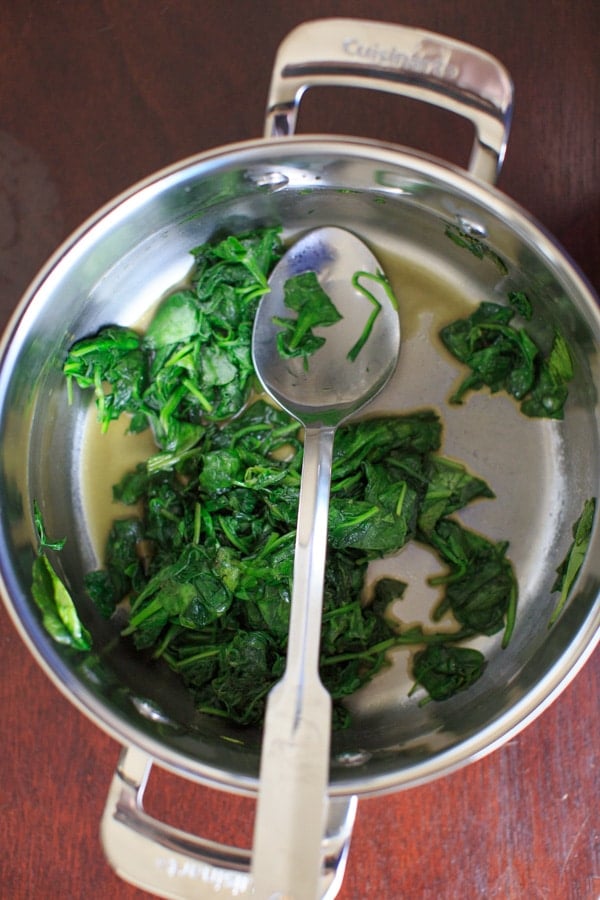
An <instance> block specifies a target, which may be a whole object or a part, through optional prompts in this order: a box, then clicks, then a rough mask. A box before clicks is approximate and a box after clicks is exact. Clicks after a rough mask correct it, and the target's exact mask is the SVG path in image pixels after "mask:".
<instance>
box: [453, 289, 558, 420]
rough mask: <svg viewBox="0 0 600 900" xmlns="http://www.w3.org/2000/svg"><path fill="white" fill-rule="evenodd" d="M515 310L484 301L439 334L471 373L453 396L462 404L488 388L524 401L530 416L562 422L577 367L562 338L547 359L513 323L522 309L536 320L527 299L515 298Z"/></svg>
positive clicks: (530, 338) (556, 335)
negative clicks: (470, 393) (570, 384)
mask: <svg viewBox="0 0 600 900" xmlns="http://www.w3.org/2000/svg"><path fill="white" fill-rule="evenodd" d="M511 302H512V308H511V306H505V305H503V304H500V303H492V302H489V301H484V302H483V303H481V304H480V305H479V306H478V307H477V309H476V310H475V311H474V312H473V313H471V315H469V316H467V317H466V318H462V319H457V320H456V321H455V322H452V323H451V324H449V325H446V326H445V327H444V328H442V330H441V331H440V337H441V339H442V342H443V344H444V346H445V347H446V348H447V349H448V350H449V351H450V353H451V354H452V355H453V356H454V357H455V358H456V359H458V360H459V361H460V362H462V363H464V365H466V366H468V367H469V369H470V370H471V371H470V373H469V375H467V377H466V378H465V379H464V380H463V381H462V383H461V384H460V386H459V387H458V389H457V390H456V391H455V392H454V393H453V394H452V396H451V397H450V403H462V402H463V398H464V396H465V394H466V393H467V392H468V391H477V390H480V389H481V388H482V387H484V386H485V387H488V388H489V390H490V391H491V392H492V393H495V392H497V391H500V390H504V391H506V392H507V393H508V394H510V395H511V396H513V397H514V398H515V399H516V400H519V401H520V406H521V411H522V412H523V413H524V414H525V415H526V416H530V417H544V418H553V419H562V418H563V416H564V405H565V402H566V400H567V396H568V388H567V384H568V382H569V381H570V380H571V379H572V377H573V364H572V360H571V355H570V353H569V348H568V346H567V343H566V341H565V339H564V338H563V336H562V335H561V334H559V333H558V332H557V333H556V334H555V337H554V342H553V345H552V347H551V349H550V352H549V353H548V355H547V356H545V355H544V354H543V352H542V351H541V349H540V348H539V346H538V345H537V343H536V342H535V341H534V340H533V338H532V337H531V336H530V335H529V333H528V332H527V331H526V330H525V328H521V327H517V326H515V325H513V324H512V319H513V317H514V316H515V313H516V311H517V309H518V310H519V312H521V313H524V314H525V315H526V316H530V315H531V311H530V306H529V305H528V300H527V297H526V296H525V295H523V294H512V295H511Z"/></svg>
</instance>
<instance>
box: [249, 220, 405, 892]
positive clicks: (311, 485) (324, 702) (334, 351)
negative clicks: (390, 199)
mask: <svg viewBox="0 0 600 900" xmlns="http://www.w3.org/2000/svg"><path fill="white" fill-rule="evenodd" d="M306 275H308V276H309V284H308V288H307V287H306V281H303V282H302V283H303V286H304V287H303V291H302V292H301V293H302V297H301V301H298V300H297V297H298V295H297V294H295V295H294V296H295V297H296V299H294V296H292V292H291V291H290V290H289V285H290V281H291V280H294V281H295V283H296V284H297V283H298V282H297V281H296V279H297V278H301V277H302V276H306ZM269 284H270V288H271V290H270V292H269V293H267V294H266V295H265V296H264V297H263V299H262V300H261V302H260V305H259V308H258V311H257V315H256V318H255V322H254V332H253V339H252V351H253V357H254V366H255V368H256V371H257V373H258V376H259V378H260V380H261V382H262V384H263V387H264V388H265V390H266V391H267V393H269V394H270V395H271V397H272V398H273V399H274V400H275V401H276V402H277V403H279V405H280V406H282V407H283V408H284V409H285V410H287V412H289V413H290V414H291V415H292V416H294V417H295V418H296V419H298V421H299V422H300V423H301V424H302V425H304V428H305V431H304V457H303V464H302V480H301V488H300V498H299V504H298V527H297V531H296V545H295V556H294V581H293V589H292V603H291V610H290V627H289V636H288V648H287V658H286V668H285V672H284V675H283V678H282V679H281V681H279V682H278V683H277V684H276V685H275V687H274V688H273V689H272V690H271V692H270V694H269V696H268V699H267V707H266V713H265V724H264V734H263V741H262V753H261V766H260V785H259V794H258V805H257V812H256V821H255V827H254V841H253V849H252V878H253V883H254V895H255V896H256V897H257V898H259V900H270V898H284V897H285V898H287V900H316V898H317V897H319V896H320V890H319V882H320V878H321V872H322V868H323V865H322V842H323V835H324V829H325V822H326V819H327V805H328V798H327V788H328V782H329V755H330V753H329V751H330V738H331V697H330V696H329V694H328V692H327V691H326V689H325V688H324V686H323V684H322V683H321V680H320V677H319V644H320V634H321V616H322V607H323V583H324V577H325V559H326V551H327V524H328V512H329V492H330V484H331V466H332V454H333V440H334V435H335V429H336V428H337V426H338V425H340V424H341V423H342V422H343V421H344V420H345V419H347V418H349V417H350V416H351V415H353V414H355V413H357V412H358V411H359V410H360V409H362V408H363V407H365V406H366V405H367V404H368V403H369V402H370V401H371V400H372V399H373V397H374V396H375V395H376V394H378V393H379V391H380V390H381V389H382V388H383V386H384V385H385V384H386V383H387V381H388V380H389V378H390V377H391V375H392V373H393V372H394V369H395V368H396V364H397V361H398V354H399V349H400V324H399V318H398V308H397V303H396V300H395V298H394V296H393V294H392V292H391V289H390V287H389V284H388V282H387V279H386V278H385V276H384V275H383V273H382V271H381V269H380V266H379V264H378V262H377V259H376V258H375V257H374V256H373V254H372V253H371V251H370V250H369V249H368V247H366V246H365V244H363V243H362V241H360V240H359V239H358V238H357V237H355V236H354V235H353V234H351V233H350V232H348V231H346V230H344V229H341V228H334V227H326V228H320V229H317V230H315V231H312V232H309V233H308V234H307V235H305V236H304V237H303V238H301V239H300V240H299V241H298V242H297V243H295V244H294V245H293V246H292V247H291V249H290V250H288V252H287V253H286V254H285V256H284V257H283V259H282V260H281V261H280V262H279V263H278V265H277V266H276V268H275V270H274V271H273V273H272V275H271V278H270V279H269ZM309 288H310V290H309ZM321 291H324V292H325V295H326V296H323V295H322V293H321ZM307 292H308V293H310V296H311V303H312V306H311V309H312V317H310V318H309V319H307V316H306V309H307V305H306V304H305V302H304V301H305V300H306V297H307ZM311 292H312V293H311ZM314 298H316V300H315V299H314ZM330 304H333V307H331V306H330ZM323 310H327V311H328V313H329V315H328V316H324V315H323ZM291 312H297V313H298V318H297V319H294V317H293V316H291V317H290V313H291ZM323 319H328V321H329V324H327V325H325V324H322V325H321V324H319V323H320V322H322V321H323ZM301 320H302V321H303V322H304V324H305V325H306V322H307V321H310V323H313V324H314V328H313V327H312V324H311V326H310V327H304V328H303V327H301V324H300V323H301ZM290 330H291V338H289V339H288V340H287V341H286V333H288V332H289V331H290ZM307 334H309V336H310V342H309V343H305V342H304V343H303V340H304V339H305V338H306V337H307ZM294 354H297V355H294Z"/></svg>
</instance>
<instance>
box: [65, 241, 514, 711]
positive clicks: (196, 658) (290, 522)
mask: <svg viewBox="0 0 600 900" xmlns="http://www.w3.org/2000/svg"><path fill="white" fill-rule="evenodd" d="M281 252H282V246H281V243H280V237H279V231H278V229H263V230H260V231H257V232H252V233H249V234H245V235H241V236H237V237H233V236H228V237H226V238H224V240H222V241H216V242H214V243H212V244H205V245H202V247H199V248H197V249H196V250H194V251H193V255H194V260H195V263H194V267H193V270H192V273H191V276H190V278H189V283H188V284H187V285H184V286H181V287H180V288H179V289H178V290H177V291H175V292H174V293H173V294H171V295H170V296H168V297H166V298H165V299H164V300H163V302H162V303H161V304H160V305H159V307H158V309H157V310H156V313H155V315H154V317H153V319H152V321H151V323H150V325H149V327H148V329H147V331H146V333H145V334H144V335H138V334H137V333H136V332H134V331H131V330H130V329H126V328H121V327H118V326H107V327H106V328H103V329H101V330H100V332H99V333H98V334H97V335H94V336H92V337H89V338H84V339H82V340H80V341H77V342H76V343H75V344H74V345H73V347H72V348H71V350H70V351H69V354H68V358H67V360H66V363H65V367H64V371H65V375H66V377H67V380H68V383H69V390H70V393H71V395H72V393H73V385H74V384H77V385H78V386H80V387H81V388H83V389H86V388H87V389H91V390H92V391H93V392H94V393H95V396H96V404H97V407H98V412H99V418H100V421H101V425H102V427H103V428H106V427H107V426H108V423H109V422H110V421H111V420H112V419H114V418H116V417H117V415H121V414H122V413H123V412H125V413H126V414H127V415H128V416H129V429H130V430H131V431H139V430H141V429H143V428H147V427H150V428H151V429H152V431H153V434H154V437H155V440H156V443H157V452H156V453H155V454H154V455H153V456H151V457H150V459H148V460H147V461H146V462H145V463H143V464H140V465H139V466H138V467H137V468H136V469H135V470H133V471H131V472H129V473H127V475H126V476H125V477H124V478H123V479H122V480H121V482H120V483H119V484H118V485H115V486H114V489H113V493H114V496H115V498H116V499H118V500H120V501H121V502H124V503H126V504H130V505H134V504H135V505H138V504H139V505H140V506H141V510H142V512H141V514H139V515H132V516H131V517H130V518H128V519H124V520H119V521H116V522H115V523H114V524H113V527H112V529H111V532H110V535H109V538H108V544H107V548H106V553H105V559H104V568H103V569H102V570H100V571H97V572H90V573H88V575H87V577H86V585H87V589H88V592H89V594H90V596H91V597H92V599H93V601H94V603H95V605H96V607H97V609H98V610H99V612H100V613H101V614H102V615H104V616H105V617H107V618H109V617H111V616H113V615H114V613H115V610H116V608H117V606H119V619H120V616H121V615H122V609H123V608H124V607H125V606H128V608H129V618H128V622H127V625H126V626H125V628H124V629H123V639H124V640H128V641H131V642H133V644H134V645H135V646H136V647H137V648H138V649H139V650H140V652H143V653H145V654H147V655H149V656H150V657H151V658H153V659H155V660H162V661H163V662H164V663H166V664H167V665H168V666H169V667H170V668H172V669H173V670H174V671H175V672H177V673H178V675H179V676H180V677H181V678H182V680H183V682H184V683H185V684H186V686H187V687H188V689H189V691H190V692H191V694H192V696H193V698H194V702H195V704H196V707H197V709H198V710H200V711H202V712H205V713H210V714H212V715H217V716H224V717H227V718H229V719H232V720H234V721H236V722H239V723H241V724H248V723H254V724H256V723H260V721H261V719H262V715H263V712H264V705H265V700H266V696H267V694H268V692H269V689H270V687H271V686H272V685H273V684H274V683H275V682H276V681H277V680H278V679H279V677H280V676H281V674H282V672H283V668H284V665H285V651H286V641H287V631H288V623H289V606H290V598H291V586H292V574H293V548H294V541H295V529H296V519H297V509H298V495H299V485H300V472H301V466H302V452H303V443H302V435H301V433H300V430H299V426H298V424H297V422H295V420H292V419H291V418H290V417H289V416H288V415H287V414H286V413H284V412H283V411H282V410H280V409H278V408H276V407H274V406H273V405H272V404H271V403H268V402H266V401H265V400H264V399H262V398H260V397H257V396H256V394H255V393H254V392H253V389H254V388H256V387H257V381H256V380H255V374H254V371H253V368H252V362H251V347H250V341H251V334H252V325H253V317H254V314H255V310H256V304H257V302H258V300H259V298H260V297H261V296H262V294H263V293H264V292H265V290H267V289H268V284H267V279H268V275H269V272H270V271H271V269H272V267H273V266H274V265H275V263H276V262H277V260H278V258H279V257H280V255H281ZM362 274H363V273H357V277H362ZM302 295H303V297H304V296H305V291H304V289H303V291H302ZM321 302H322V298H319V299H318V302H316V307H318V308H319V309H321V310H322V307H321ZM293 303H294V304H296V306H297V307H298V309H297V311H298V313H299V315H298V318H297V319H296V320H294V324H293V326H291V327H290V329H287V325H286V326H285V327H286V329H287V330H286V331H285V332H284V334H285V341H286V347H288V349H289V348H290V346H291V345H292V344H293V345H294V346H291V350H292V351H295V350H296V349H297V348H300V347H302V345H303V344H304V342H305V341H306V340H307V339H308V337H309V336H310V333H311V330H312V328H313V327H314V326H315V324H316V323H317V321H319V315H320V313H318V312H315V311H314V310H313V309H312V305H311V303H307V307H306V309H304V306H303V303H304V301H303V300H296V299H294V300H293ZM330 314H331V313H328V315H330ZM377 314H378V306H377V304H374V308H373V311H372V313H371V315H370V317H369V319H368V321H367V323H366V326H365V329H364V331H363V336H362V338H361V341H362V343H361V342H360V341H359V344H360V346H362V344H364V341H366V340H367V339H368V336H369V333H370V329H371V328H372V325H373V322H374V321H375V317H376V315H377ZM360 346H356V345H355V347H354V348H353V351H351V352H354V353H355V354H356V353H358V352H360ZM123 362H125V364H124V365H122V364H123ZM122 380H123V382H124V383H123V384H122V383H121V381H122ZM441 431H442V428H441V423H440V420H439V417H438V416H437V414H436V413H434V412H433V411H431V410H422V411H418V412H415V413H412V414H409V415H402V416H391V417H381V418H375V419H368V420H363V421H359V422H355V423H351V424H348V425H346V426H344V427H342V428H340V429H339V430H338V433H337V434H336V441H335V446H334V458H333V476H332V487H331V513H330V533H329V549H328V557H327V567H326V575H325V591H324V612H323V625H322V634H321V648H320V653H321V657H320V670H321V676H322V679H323V682H324V683H325V685H326V687H327V688H328V690H329V691H330V692H331V695H332V697H333V700H334V707H335V711H334V720H335V722H336V724H337V725H343V724H346V723H347V721H348V714H347V711H346V710H345V708H344V706H343V699H344V698H345V697H347V696H348V695H349V694H351V693H353V692H355V691H356V690H357V689H359V688H360V687H361V686H363V685H364V684H366V683H367V682H369V681H370V680H371V679H372V678H373V677H374V676H375V675H376V674H377V672H379V671H380V670H381V669H382V667H384V666H386V665H387V664H388V652H389V650H391V649H392V648H394V647H396V646H415V647H425V650H423V651H422V652H423V653H424V654H425V656H422V657H419V659H421V660H422V661H423V660H424V661H425V662H427V660H432V659H434V651H433V649H432V648H436V652H437V656H435V659H436V660H438V661H437V662H436V663H435V666H434V669H435V671H436V672H437V673H438V674H437V675H436V678H437V681H436V682H435V683H434V682H433V681H432V679H431V677H429V676H427V675H424V674H423V672H424V670H425V669H424V666H425V662H422V663H421V664H420V666H419V667H417V669H416V671H415V678H416V680H417V683H418V684H420V685H421V686H423V687H424V688H425V689H426V690H428V691H429V695H430V696H431V697H434V698H436V699H445V698H446V697H449V696H451V695H452V694H453V693H455V691H456V690H460V689H462V687H464V686H465V684H466V679H467V676H466V674H465V669H469V673H470V674H469V678H470V680H471V681H473V680H474V679H475V677H477V676H478V674H480V673H481V671H482V666H481V665H479V666H475V665H473V664H472V662H471V663H470V665H469V666H465V664H462V665H458V663H457V662H456V660H466V661H468V660H471V661H472V660H473V658H474V657H473V654H472V653H471V652H468V653H458V652H455V651H458V650H462V649H465V650H466V649H467V648H459V647H457V646H456V645H457V644H458V643H459V642H461V641H464V640H467V639H468V638H471V637H473V636H474V635H475V634H493V633H495V632H496V631H498V630H500V629H501V628H504V644H506V643H507V642H508V640H509V638H510V633H511V631H512V627H513V625H514V615H515V609H516V582H515V579H514V574H513V572H512V568H511V565H510V562H509V561H508V559H507V558H506V547H507V545H506V544H505V543H503V542H501V543H499V544H495V543H493V542H491V541H488V540H486V539H485V538H483V537H482V536H479V535H477V534H475V533H473V532H471V531H469V530H467V529H465V528H464V527H463V526H462V525H460V523H459V522H458V521H456V520H455V519H453V518H452V516H453V515H454V514H455V513H457V512H459V511H460V510H461V509H462V508H464V507H465V505H467V504H469V503H471V502H473V501H474V500H475V499H477V498H486V497H488V498H489V497H492V496H493V493H492V491H491V490H490V488H489V487H488V486H487V485H486V484H485V482H483V481H482V480H481V479H479V478H477V477H475V476H473V475H471V474H470V473H469V472H468V471H467V470H466V469H465V468H464V467H463V466H462V465H460V464H459V463H458V462H456V461H454V460H449V459H446V458H445V457H443V456H442V455H441V454H440V447H441ZM413 540H414V541H418V542H423V543H426V544H427V545H428V546H430V547H431V548H433V549H434V550H435V551H436V552H437V553H438V554H439V556H440V559H441V560H442V561H443V562H445V563H446V564H447V565H448V566H449V574H448V575H443V576H440V577H439V578H437V579H434V580H435V581H436V582H437V583H438V584H440V585H442V586H443V588H444V592H445V593H444V597H443V599H442V601H441V605H440V607H439V608H438V611H437V613H436V618H439V617H441V615H443V614H444V613H445V612H446V611H450V612H452V614H453V615H454V617H455V619H456V622H457V627H456V630H455V631H454V632H451V633H448V631H447V630H445V631H444V632H437V631H436V630H435V629H433V630H429V631H428V630H425V629H424V628H423V627H421V626H411V627H409V628H403V627H402V625H401V623H399V621H398V620H397V619H395V618H394V616H391V615H390V614H389V607H390V604H391V603H393V602H394V601H395V600H398V599H400V598H401V597H402V596H403V593H404V590H405V586H404V585H403V584H402V582H399V581H397V580H394V579H389V578H384V579H382V580H380V581H379V582H378V583H377V584H376V585H375V587H374V590H373V592H372V593H371V594H370V595H369V596H366V595H365V582H366V575H367V567H368V565H369V563H370V561H371V560H373V559H377V558H380V557H382V556H386V555H388V554H393V553H397V552H398V551H399V550H401V549H402V548H403V547H404V546H406V544H407V543H408V542H409V541H413ZM444 648H445V649H444ZM448 648H450V649H448ZM444 654H446V657H447V658H448V659H450V658H451V659H453V660H455V662H454V663H453V664H452V665H453V666H454V669H452V671H450V669H451V666H450V664H449V663H445V664H442V663H441V662H440V660H442V657H443V656H444ZM444 665H445V669H446V670H447V672H446V674H447V676H448V677H447V680H446V684H445V686H440V681H443V678H442V676H443V672H444ZM427 668H428V669H431V668H432V667H431V665H429V663H428V664H427ZM457 672H459V673H462V674H460V677H458V675H457ZM440 673H441V674H440Z"/></svg>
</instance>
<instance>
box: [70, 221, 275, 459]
mask: <svg viewBox="0 0 600 900" xmlns="http://www.w3.org/2000/svg"><path fill="white" fill-rule="evenodd" d="M281 252H282V245H281V240H280V229H278V228H267V229H262V230H259V231H253V232H251V233H248V234H244V235H241V236H239V237H233V236H229V237H227V238H226V239H224V240H223V241H220V242H218V243H216V244H203V245H202V246H200V247H197V248H196V249H195V250H193V251H192V253H193V256H194V260H195V264H194V269H193V273H192V276H191V279H190V284H189V286H188V287H184V288H182V289H180V290H178V291H176V292H174V293H172V294H171V295H169V296H168V297H167V298H166V299H165V300H164V301H163V302H162V304H161V305H160V306H159V308H158V310H157V312H156V314H155V316H154V318H153V320H152V322H151V324H150V326H149V328H148V330H147V332H146V334H145V335H144V336H143V337H142V336H141V335H138V334H137V333H136V332H135V331H132V330H131V329H128V328H122V327H119V326H112V325H111V326H107V327H105V328H102V329H100V331H99V332H98V333H97V334H96V335H93V336H90V337H87V338H84V339H82V340H79V341H77V342H76V343H75V344H74V345H73V346H72V347H71V349H70V350H69V353H68V356H67V359H66V362H65V364H64V373H65V375H66V377H67V383H68V386H69V392H70V394H71V395H72V392H73V382H75V383H76V384H77V385H78V386H79V387H80V388H83V389H85V388H93V389H94V392H95V395H96V405H97V408H98V418H99V420H100V422H101V425H102V428H103V429H106V428H107V427H108V425H109V423H110V421H111V420H113V419H116V418H118V417H119V416H120V415H121V414H122V413H127V414H128V415H129V416H130V417H131V419H130V424H129V430H130V431H132V432H139V431H142V430H144V429H145V428H147V427H148V426H150V427H151V428H152V431H153V435H154V439H155V440H156V443H157V445H158V447H159V448H160V449H161V450H164V451H165V452H169V453H181V452H183V451H185V450H187V449H189V448H191V447H193V446H194V445H195V444H196V443H197V441H198V440H199V439H200V437H201V435H202V434H203V432H204V431H205V429H206V427H207V423H209V422H212V421H222V420H224V419H227V418H229V417H230V416H234V415H236V414H237V413H238V412H239V411H240V410H241V409H242V408H243V406H244V405H245V403H246V401H247V399H248V396H249V394H250V391H251V388H252V386H253V383H254V378H255V376H254V369H253V366H252V356H251V345H250V342H251V336H252V326H253V322H254V315H255V312H256V306H257V304H258V301H259V299H260V297H261V296H262V295H263V294H264V293H265V292H266V291H268V289H269V287H268V283H267V275H268V273H269V272H270V270H271V269H272V267H273V265H274V264H275V262H276V261H277V260H278V259H279V257H280V256H281Z"/></svg>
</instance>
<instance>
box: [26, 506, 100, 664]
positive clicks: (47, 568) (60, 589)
mask: <svg viewBox="0 0 600 900" xmlns="http://www.w3.org/2000/svg"><path fill="white" fill-rule="evenodd" d="M33 516H34V524H35V528H36V532H37V537H38V542H39V548H38V554H37V556H36V558H35V560H34V563H33V568H32V578H33V580H32V585H31V593H32V596H33V599H34V600H35V603H36V605H37V607H38V609H39V610H40V612H41V613H42V623H43V625H44V628H45V629H46V631H47V632H48V634H49V635H50V636H51V637H52V638H53V639H54V640H55V641H57V642H58V643H59V644H66V645H67V646H68V647H73V648H74V649H75V650H90V649H91V646H92V640H91V636H90V634H89V632H88V630H87V629H86V628H85V626H84V625H83V623H82V622H81V620H80V618H79V615H78V613H77V609H76V607H75V603H74V602H73V598H72V597H71V595H70V593H69V591H68V590H67V587H66V585H65V584H64V582H63V581H62V580H61V579H60V578H59V576H58V575H57V574H56V572H55V571H54V568H53V567H52V564H51V563H50V560H49V559H48V556H47V555H46V550H47V549H48V550H62V548H63V546H64V540H60V541H50V540H49V539H48V536H47V535H46V529H45V527H44V523H43V520H42V515H41V512H40V509H39V506H38V504H37V503H36V502H34V510H33Z"/></svg>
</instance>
